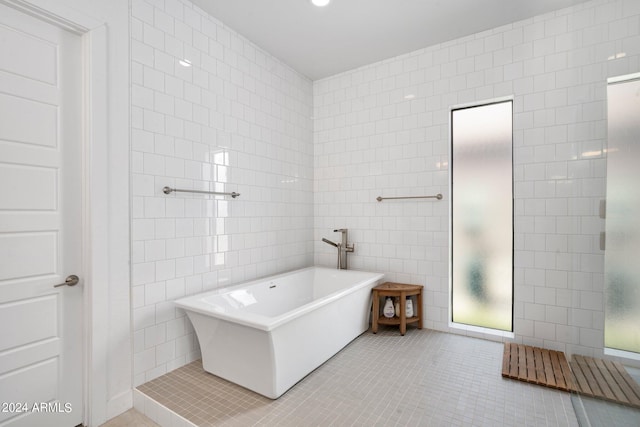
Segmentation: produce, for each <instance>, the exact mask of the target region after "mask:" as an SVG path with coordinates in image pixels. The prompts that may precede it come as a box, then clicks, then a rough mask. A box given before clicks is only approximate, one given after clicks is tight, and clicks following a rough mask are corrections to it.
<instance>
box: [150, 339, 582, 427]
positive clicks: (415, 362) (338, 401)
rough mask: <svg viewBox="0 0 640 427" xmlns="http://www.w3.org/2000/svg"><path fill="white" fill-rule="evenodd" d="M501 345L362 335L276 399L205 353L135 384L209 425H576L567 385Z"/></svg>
mask: <svg viewBox="0 0 640 427" xmlns="http://www.w3.org/2000/svg"><path fill="white" fill-rule="evenodd" d="M502 348H503V346H502V344H501V343H495V342H491V341H485V340H480V339H475V338H469V337H463V336H458V335H452V334H446V333H440V332H435V331H429V330H421V331H420V330H417V329H410V330H409V331H407V335H405V336H404V337H402V336H400V335H399V334H398V332H397V329H394V328H386V329H383V330H381V331H380V332H378V334H376V335H373V334H372V333H370V332H367V333H365V334H363V335H361V336H360V337H358V338H357V339H356V340H354V341H353V342H352V343H351V344H349V345H348V346H347V347H346V348H345V349H343V350H342V351H341V352H339V353H338V354H337V355H335V356H334V357H333V358H331V359H330V360H329V361H327V362H326V363H325V364H324V365H322V366H321V367H320V368H318V369H316V370H315V371H314V372H312V373H311V374H309V375H308V376H307V377H306V378H304V379H303V380H302V381H300V382H299V383H298V384H297V385H296V386H294V387H293V388H292V389H290V390H289V391H288V392H287V393H285V394H284V395H283V396H282V397H280V398H279V399H278V400H275V401H274V400H270V399H267V398H265V397H262V396H260V395H258V394H255V393H253V392H251V391H248V390H246V389H244V388H242V387H239V386H236V385H234V384H231V383H229V382H227V381H225V380H222V379H219V378H217V377H215V376H213V375H210V374H208V373H206V372H204V371H203V370H202V367H201V365H200V361H196V362H193V363H191V364H189V365H187V366H184V367H182V368H180V369H177V370H175V371H172V372H170V373H168V374H166V375H163V376H162V377H159V378H157V379H155V380H153V381H151V382H149V383H146V384H143V385H142V386H140V387H138V390H139V391H140V392H142V393H144V394H145V395H146V396H148V397H150V398H151V399H154V400H155V401H157V402H159V403H160V404H161V405H164V406H165V407H167V408H169V409H171V410H172V411H174V412H175V413H177V414H179V415H180V416H181V417H183V419H184V420H188V421H190V422H191V423H193V424H195V425H198V426H203V427H204V426H218V425H221V426H222V425H224V426H227V425H228V426H252V425H256V426H406V425H413V426H469V425H475V426H497V425H505V426H536V427H537V426H577V425H578V422H577V419H576V416H575V413H574V411H573V407H572V405H571V399H570V395H569V394H568V393H564V392H560V391H557V390H552V389H547V388H544V387H539V386H536V385H531V384H526V383H523V382H520V381H513V380H509V379H503V378H502V377H501V375H500V372H501V365H502ZM155 421H156V422H157V420H155ZM160 424H163V423H160ZM184 424H185V425H188V423H186V422H185V423H184Z"/></svg>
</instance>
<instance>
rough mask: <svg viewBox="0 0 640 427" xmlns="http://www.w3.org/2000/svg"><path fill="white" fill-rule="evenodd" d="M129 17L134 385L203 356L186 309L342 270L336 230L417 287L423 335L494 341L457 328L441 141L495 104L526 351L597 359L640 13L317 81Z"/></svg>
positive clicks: (424, 54)
mask: <svg viewBox="0 0 640 427" xmlns="http://www.w3.org/2000/svg"><path fill="white" fill-rule="evenodd" d="M131 6H132V18H131V34H132V40H131V55H132V61H131V80H132V93H131V97H132V108H131V125H132V136H131V168H132V180H131V181H132V183H131V186H132V224H131V234H132V240H133V242H132V263H133V265H132V301H133V327H134V375H135V378H134V382H135V385H139V384H141V383H144V382H146V381H149V380H151V379H153V378H155V377H157V376H159V375H162V374H164V373H165V372H167V371H170V370H172V369H175V368H177V367H179V366H182V365H184V364H186V363H189V362H191V361H192V360H194V359H195V358H197V357H199V349H198V346H197V340H196V339H195V336H194V334H193V330H192V328H191V326H190V323H189V321H188V320H187V319H186V318H185V317H184V313H183V312H181V311H180V310H176V309H175V308H174V305H173V301H174V300H175V299H177V298H180V297H182V296H185V295H190V294H194V293H197V292H201V291H203V290H207V289H212V288H216V287H222V286H227V285H230V284H233V283H237V282H241V281H243V280H248V279H252V278H255V277H259V276H264V275H268V274H272V273H276V272H279V271H284V270H290V269H294V268H298V267H303V266H307V265H311V264H313V263H316V264H319V265H326V266H334V265H335V263H336V254H335V249H334V248H332V247H330V246H328V245H326V244H324V243H322V242H321V241H320V239H321V238H322V237H327V238H329V239H338V238H339V236H338V235H337V233H336V234H334V233H333V230H334V229H336V228H345V227H346V228H349V240H350V242H355V245H356V248H355V252H354V253H352V254H349V262H350V266H351V268H355V269H365V270H372V271H381V272H384V273H386V275H387V279H388V280H394V281H399V282H410V283H418V284H424V285H425V289H426V295H425V315H426V317H425V318H426V327H428V328H433V329H437V330H441V331H449V332H455V333H464V334H468V335H474V336H481V337H484V338H490V339H500V338H499V337H495V336H490V335H484V334H481V333H478V332H471V331H463V330H460V329H454V328H451V327H450V326H449V299H450V297H449V140H448V138H449V109H450V107H452V106H455V105H460V104H465V103H472V102H482V101H485V100H490V99H493V98H497V97H502V96H513V97H514V184H515V185H514V193H515V194H514V196H515V200H514V209H515V212H514V213H515V221H514V224H515V236H514V247H515V271H514V283H515V292H514V298H515V301H514V304H515V306H514V313H515V319H514V328H515V339H516V341H518V342H522V343H526V344H532V345H540V346H544V347H547V348H552V349H557V350H563V351H567V352H569V353H571V352H577V353H582V354H587V355H595V356H597V355H601V354H602V345H603V343H602V331H603V322H604V316H603V306H604V297H603V259H604V257H603V253H602V251H600V249H599V244H598V242H599V233H600V231H603V230H604V222H603V220H602V219H600V218H599V216H598V212H599V210H598V208H599V202H600V200H601V199H602V198H604V196H605V174H606V152H605V150H606V102H605V95H606V92H605V88H606V79H607V77H610V76H616V75H622V74H627V73H632V72H637V71H638V70H640V2H638V1H637V0H594V1H591V2H588V3H583V4H581V5H579V6H576V7H572V8H568V9H563V10H560V11H557V12H555V13H550V14H546V15H543V16H538V17H535V18H533V19H529V20H526V21H521V22H516V23H513V24H510V25H506V26H503V27H500V28H496V29H492V30H488V31H485V32H483V33H479V34H475V35H473V36H469V37H465V38H462V39H457V40H454V41H451V42H448V43H444V44H440V45H436V46H431V47H427V48H425V49H422V50H419V51H415V52H412V53H409V54H406V55H402V56H399V57H396V58H392V59H388V60H385V61H382V62H378V63H375V64H371V65H368V66H365V67H362V68H359V69H356V70H353V71H350V72H346V73H343V74H340V75H337V76H334V77H330V78H327V79H323V80H320V81H316V82H311V81H310V80H308V79H307V78H305V77H304V76H301V75H300V74H298V73H296V72H295V71H293V70H291V69H290V68H289V67H287V66H286V65H284V64H283V63H281V62H280V61H279V60H278V59H276V58H274V57H272V56H271V55H269V54H267V53H266V52H264V51H263V50H261V49H260V48H258V47H256V46H255V45H254V44H252V43H251V42H249V41H248V40H246V39H245V38H244V37H242V36H240V35H238V34H237V33H235V32H234V31H233V30H231V29H229V28H228V27H226V26H225V25H224V24H223V23H221V22H220V21H218V20H217V19H216V18H214V17H211V16H209V15H207V14H206V13H204V12H202V11H201V10H200V9H198V8H197V7H195V6H193V5H192V4H191V3H190V2H188V1H186V0H160V1H152V0H148V1H144V0H133V1H132V4H131ZM181 60H182V61H189V62H188V63H186V65H191V66H190V67H185V66H183V65H182V64H181V63H180V61H181ZM164 186H170V187H176V188H188V189H198V190H215V191H236V192H239V193H241V196H240V197H239V198H237V199H231V198H229V197H213V196H202V195H194V194H188V193H173V194H170V195H165V194H163V193H162V188H163V187H164ZM436 193H442V194H443V195H444V199H443V200H442V201H436V200H427V201H383V202H381V203H379V202H377V201H376V200H375V198H376V197H377V196H414V195H432V194H436Z"/></svg>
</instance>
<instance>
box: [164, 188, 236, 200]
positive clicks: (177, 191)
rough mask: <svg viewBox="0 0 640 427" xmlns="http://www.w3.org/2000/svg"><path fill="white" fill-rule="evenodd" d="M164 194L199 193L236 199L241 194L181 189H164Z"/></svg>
mask: <svg viewBox="0 0 640 427" xmlns="http://www.w3.org/2000/svg"><path fill="white" fill-rule="evenodd" d="M162 192H163V193H164V194H171V193H199V194H214V195H216V196H231V197H233V198H234V199H235V198H236V197H238V196H240V193H236V192H235V191H234V192H232V193H221V192H219V191H202V190H181V189H179V188H171V187H164V188H163V189H162Z"/></svg>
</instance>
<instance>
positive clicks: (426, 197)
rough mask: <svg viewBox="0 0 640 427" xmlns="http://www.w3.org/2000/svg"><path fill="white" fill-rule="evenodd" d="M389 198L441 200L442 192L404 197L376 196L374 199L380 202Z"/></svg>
mask: <svg viewBox="0 0 640 427" xmlns="http://www.w3.org/2000/svg"><path fill="white" fill-rule="evenodd" d="M389 199H438V200H442V194H440V193H438V194H436V195H435V196H404V197H380V196H378V197H376V200H377V201H379V202H381V201H383V200H389Z"/></svg>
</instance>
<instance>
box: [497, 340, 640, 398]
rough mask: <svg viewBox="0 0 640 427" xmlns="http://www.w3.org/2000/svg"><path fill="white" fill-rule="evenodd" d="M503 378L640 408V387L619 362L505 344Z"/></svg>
mask: <svg viewBox="0 0 640 427" xmlns="http://www.w3.org/2000/svg"><path fill="white" fill-rule="evenodd" d="M502 376H503V377H506V378H513V379H515V380H520V381H526V382H529V383H533V384H540V385H543V386H546V387H552V388H557V389H559V390H564V391H570V392H577V393H580V394H583V395H585V396H590V397H595V398H598V399H604V400H608V401H611V402H616V403H621V404H623V405H627V406H633V407H635V408H640V386H638V384H637V383H636V382H635V381H634V379H633V378H631V375H629V373H628V372H627V371H626V370H625V369H624V366H622V365H621V364H620V363H618V362H613V361H610V360H602V359H594V358H591V357H585V356H579V355H573V359H572V360H571V364H570V365H569V364H568V363H567V358H566V357H565V355H564V353H563V352H561V351H553V350H547V349H543V348H538V347H531V346H528V345H522V344H515V343H505V344H504V353H503V356H502Z"/></svg>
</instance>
